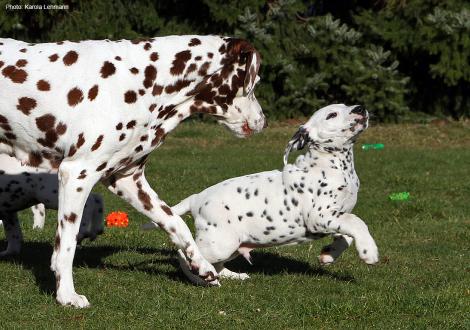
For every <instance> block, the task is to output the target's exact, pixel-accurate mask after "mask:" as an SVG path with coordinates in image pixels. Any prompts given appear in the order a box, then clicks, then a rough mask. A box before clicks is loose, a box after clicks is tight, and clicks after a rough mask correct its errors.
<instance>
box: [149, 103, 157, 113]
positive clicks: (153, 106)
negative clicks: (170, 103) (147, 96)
mask: <svg viewBox="0 0 470 330" xmlns="http://www.w3.org/2000/svg"><path fill="white" fill-rule="evenodd" d="M156 107H157V105H156V104H155V103H154V104H151V105H150V107H149V111H150V112H153V111H154V110H155V108H156Z"/></svg>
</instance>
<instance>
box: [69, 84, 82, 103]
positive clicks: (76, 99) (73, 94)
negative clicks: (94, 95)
mask: <svg viewBox="0 0 470 330" xmlns="http://www.w3.org/2000/svg"><path fill="white" fill-rule="evenodd" d="M67 100H68V103H69V105H70V106H71V107H74V106H76V105H77V104H79V103H80V102H82V101H83V93H82V91H81V90H80V89H79V88H78V87H74V88H72V89H71V90H70V91H69V92H68V94H67Z"/></svg>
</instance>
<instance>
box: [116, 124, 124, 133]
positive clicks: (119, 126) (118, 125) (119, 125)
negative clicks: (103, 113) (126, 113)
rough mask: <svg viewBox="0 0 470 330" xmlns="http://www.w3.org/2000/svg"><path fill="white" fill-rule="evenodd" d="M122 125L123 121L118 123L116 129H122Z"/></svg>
mask: <svg viewBox="0 0 470 330" xmlns="http://www.w3.org/2000/svg"><path fill="white" fill-rule="evenodd" d="M122 126H123V125H122V123H119V124H117V125H116V129H117V130H118V131H120V130H122Z"/></svg>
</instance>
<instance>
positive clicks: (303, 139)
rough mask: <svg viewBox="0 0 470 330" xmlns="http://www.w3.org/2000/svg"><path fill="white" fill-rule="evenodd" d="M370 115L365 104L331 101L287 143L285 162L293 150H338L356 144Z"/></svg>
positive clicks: (285, 162)
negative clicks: (348, 104) (331, 102)
mask: <svg viewBox="0 0 470 330" xmlns="http://www.w3.org/2000/svg"><path fill="white" fill-rule="evenodd" d="M368 120H369V114H368V112H367V110H366V109H365V108H364V107H363V106H361V105H353V106H346V105H344V104H331V105H328V106H326V107H324V108H321V109H320V110H318V111H316V112H315V113H314V114H313V116H312V117H310V119H309V120H308V121H307V122H306V123H305V124H303V125H302V126H300V128H299V130H298V131H297V132H296V133H295V134H294V136H293V137H292V139H291V140H290V141H289V143H288V144H287V147H286V150H285V152H284V164H287V158H288V157H289V153H290V151H291V150H292V149H295V150H301V149H303V148H304V147H305V146H306V145H308V146H309V148H317V149H318V148H320V149H323V150H335V149H341V148H343V147H348V146H350V145H352V144H353V143H354V142H355V141H356V138H357V137H358V135H359V134H360V133H361V132H362V131H364V130H365V129H366V128H367V126H368Z"/></svg>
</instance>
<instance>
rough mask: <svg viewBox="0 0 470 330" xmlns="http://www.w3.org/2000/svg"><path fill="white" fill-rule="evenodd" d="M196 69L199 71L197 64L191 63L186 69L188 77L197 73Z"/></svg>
mask: <svg viewBox="0 0 470 330" xmlns="http://www.w3.org/2000/svg"><path fill="white" fill-rule="evenodd" d="M196 69H197V65H196V63H191V64H190V65H189V66H188V68H187V69H186V75H188V74H190V73H191V72H194V71H196Z"/></svg>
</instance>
